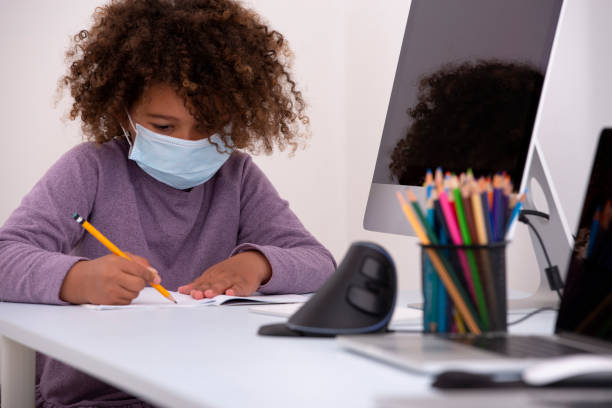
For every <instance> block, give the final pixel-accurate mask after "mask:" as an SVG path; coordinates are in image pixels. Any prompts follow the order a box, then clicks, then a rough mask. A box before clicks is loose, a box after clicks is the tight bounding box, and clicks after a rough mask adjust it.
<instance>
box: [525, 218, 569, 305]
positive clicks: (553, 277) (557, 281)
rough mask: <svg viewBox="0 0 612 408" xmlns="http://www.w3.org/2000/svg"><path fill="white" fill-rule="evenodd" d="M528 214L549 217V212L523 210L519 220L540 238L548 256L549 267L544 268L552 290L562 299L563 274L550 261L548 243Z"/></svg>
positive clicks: (545, 255) (545, 254)
mask: <svg viewBox="0 0 612 408" xmlns="http://www.w3.org/2000/svg"><path fill="white" fill-rule="evenodd" d="M527 215H536V216H538V217H542V218H546V219H549V218H550V217H549V216H548V214H546V213H543V212H540V211H535V210H521V212H520V214H519V221H520V222H522V223H523V224H527V226H528V227H530V228H531V229H532V231H533V232H534V234H535V236H536V237H537V238H538V242H539V243H540V247H541V248H542V252H544V257H545V258H546V263H547V264H548V268H546V269H545V270H544V271H545V272H546V277H547V278H548V285H549V286H550V288H551V289H552V290H554V291H556V292H557V295H558V296H559V300H562V299H563V296H562V295H561V288H562V287H563V281H562V280H561V275H560V274H559V268H558V267H557V265H553V264H552V262H551V261H550V257H549V256H548V251H547V250H546V245H544V240H542V237H541V236H540V233H539V232H538V230H537V229H536V227H535V226H534V225H533V224H532V223H531V221H529V218H528V217H527Z"/></svg>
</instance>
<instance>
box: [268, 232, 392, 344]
mask: <svg viewBox="0 0 612 408" xmlns="http://www.w3.org/2000/svg"><path fill="white" fill-rule="evenodd" d="M396 295H397V274H396V270H395V264H394V263H393V259H392V258H391V256H390V255H389V253H388V252H387V251H386V250H385V249H384V248H383V247H381V246H380V245H377V244H375V243H372V242H354V243H353V244H352V245H351V247H350V248H349V250H348V252H347V253H346V255H345V256H344V259H343V260H342V262H341V263H340V265H339V266H338V268H337V269H336V271H335V272H334V273H333V274H332V276H330V278H329V279H328V280H327V281H326V282H325V284H324V285H323V287H321V289H319V291H318V292H317V293H316V294H314V295H313V296H312V298H311V299H310V300H309V301H308V302H307V303H306V304H305V305H304V306H302V307H301V308H300V309H299V310H298V311H297V312H295V313H294V314H293V315H292V316H291V317H290V318H289V320H288V321H287V323H285V324H275V325H267V326H262V327H261V328H260V329H259V334H261V335H271V336H335V335H338V334H363V333H375V332H383V331H385V330H386V329H387V326H388V325H389V322H390V321H391V316H392V315H393V310H394V308H395V300H396Z"/></svg>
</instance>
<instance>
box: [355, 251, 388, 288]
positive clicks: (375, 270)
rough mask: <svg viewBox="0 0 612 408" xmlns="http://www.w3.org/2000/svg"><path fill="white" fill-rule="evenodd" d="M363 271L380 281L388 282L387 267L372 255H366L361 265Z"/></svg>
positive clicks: (369, 276) (364, 273)
mask: <svg viewBox="0 0 612 408" xmlns="http://www.w3.org/2000/svg"><path fill="white" fill-rule="evenodd" d="M361 273H362V274H363V275H365V276H367V277H368V278H370V279H373V280H375V281H378V282H380V283H386V281H387V279H386V276H385V269H384V267H383V266H382V264H381V263H380V262H379V261H377V260H376V259H374V258H372V257H366V258H365V260H364V261H363V264H362V265H361Z"/></svg>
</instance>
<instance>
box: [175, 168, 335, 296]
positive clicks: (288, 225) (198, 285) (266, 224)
mask: <svg viewBox="0 0 612 408" xmlns="http://www.w3.org/2000/svg"><path fill="white" fill-rule="evenodd" d="M243 165H244V168H243V171H242V183H241V193H240V229H239V235H238V245H237V246H236V248H235V249H234V250H233V251H232V253H231V255H230V256H231V257H230V258H229V259H227V260H225V261H223V262H220V263H218V264H217V265H214V266H212V267H210V268H209V269H208V270H206V271H204V273H203V274H202V276H201V277H199V278H197V279H196V280H194V281H193V282H191V283H190V284H188V285H185V286H183V287H181V288H179V291H181V292H182V293H186V294H188V293H190V292H191V290H196V291H197V294H195V295H194V294H193V293H192V295H194V296H195V297H200V296H201V295H202V294H204V295H205V296H208V294H206V293H204V292H205V291H207V290H209V289H212V290H213V292H214V293H210V295H212V296H214V295H216V294H219V293H224V292H225V291H226V290H227V289H230V288H232V286H234V285H235V284H236V283H237V284H238V286H239V287H240V286H242V287H248V289H249V290H250V291H254V290H258V291H260V292H262V293H265V294H273V293H307V292H313V291H316V290H317V289H319V288H320V287H321V285H322V284H323V282H325V280H326V279H327V278H328V277H329V276H330V274H331V273H332V272H333V271H334V269H335V266H336V264H335V262H334V259H333V257H332V255H331V254H330V252H329V251H328V250H327V249H325V247H323V246H322V245H321V244H320V243H319V242H318V241H317V240H316V239H315V238H314V237H313V236H312V235H311V234H310V233H309V232H308V231H307V230H306V229H305V228H304V226H303V225H302V223H301V222H300V221H299V220H298V218H297V217H296V216H295V214H294V213H293V212H292V211H291V209H290V208H289V204H288V203H287V201H285V200H283V199H281V198H280V197H279V195H278V193H277V192H276V190H275V189H274V187H273V186H272V184H271V183H270V181H269V180H268V179H267V178H266V176H265V175H264V174H263V172H262V171H261V170H260V169H259V168H258V167H257V166H256V165H255V164H254V163H253V162H252V161H251V159H250V158H246V160H245V161H244V164H243ZM247 254H248V255H249V256H252V255H253V254H257V255H259V256H258V257H255V258H253V259H251V260H249V261H248V262H247V261H246V260H245V259H242V256H245V258H246V255H247ZM262 260H263V264H262ZM265 261H267V262H265ZM264 264H265V265H269V267H270V272H271V273H270V274H269V276H266V275H265V272H264V270H265V265H264ZM262 276H263V278H261V277H262ZM255 281H256V282H255ZM249 290H247V291H246V292H247V293H237V294H240V295H248V294H250V293H248V292H249Z"/></svg>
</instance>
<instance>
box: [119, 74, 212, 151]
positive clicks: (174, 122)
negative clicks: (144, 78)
mask: <svg viewBox="0 0 612 408" xmlns="http://www.w3.org/2000/svg"><path fill="white" fill-rule="evenodd" d="M130 116H131V117H132V120H133V121H134V122H135V123H138V124H139V125H141V126H144V127H146V128H147V129H149V130H152V131H153V132H155V133H159V134H162V135H166V136H171V137H176V138H179V139H185V140H199V139H204V138H205V137H207V136H209V133H208V132H207V131H205V130H204V129H202V128H201V127H200V125H199V124H198V123H197V122H196V120H195V118H194V117H193V116H191V114H190V113H189V111H188V110H187V108H186V107H185V103H184V101H183V99H182V98H181V97H180V96H178V95H177V94H176V92H174V90H173V89H172V88H171V87H170V86H168V85H166V84H154V85H151V86H150V87H148V88H147V89H146V90H145V91H144V93H143V95H142V97H141V98H140V100H139V101H138V102H137V103H136V104H135V105H134V107H133V108H132V110H131V112H130Z"/></svg>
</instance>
